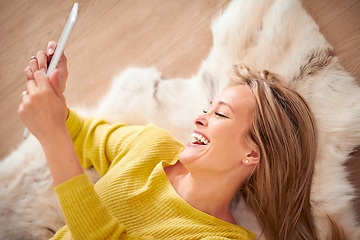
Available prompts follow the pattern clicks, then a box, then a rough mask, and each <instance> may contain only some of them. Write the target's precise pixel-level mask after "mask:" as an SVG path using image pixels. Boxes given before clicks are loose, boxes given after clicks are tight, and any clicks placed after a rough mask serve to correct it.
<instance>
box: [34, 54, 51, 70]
mask: <svg viewBox="0 0 360 240" xmlns="http://www.w3.org/2000/svg"><path fill="white" fill-rule="evenodd" d="M36 58H37V62H38V69H39V70H42V71H43V72H45V73H46V70H47V60H48V56H47V55H46V53H45V52H44V51H38V53H37V54H36Z"/></svg>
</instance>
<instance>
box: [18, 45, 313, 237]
mask: <svg viewBox="0 0 360 240" xmlns="http://www.w3.org/2000/svg"><path fill="white" fill-rule="evenodd" d="M55 47H56V43H54V42H50V43H49V46H48V53H49V55H47V54H46V53H45V52H42V51H40V52H38V54H37V57H36V58H33V59H32V60H31V61H30V63H29V66H28V67H27V68H26V69H25V75H26V77H27V80H28V81H27V89H28V90H27V91H26V92H24V93H23V95H22V102H21V104H20V106H19V115H20V117H21V119H22V120H23V122H24V123H25V124H26V126H27V127H28V128H29V130H30V132H32V134H33V135H34V136H35V137H37V139H38V140H39V141H40V143H41V145H42V147H43V149H44V152H45V154H46V157H47V161H48V165H49V167H50V170H51V173H52V176H53V179H54V184H55V191H56V193H57V194H58V197H59V201H60V203H61V206H62V209H63V212H64V215H65V219H66V222H67V226H65V227H64V228H62V229H61V230H60V231H59V232H57V233H56V234H55V236H54V239H71V238H73V239H127V238H131V239H153V238H155V239H254V238H255V236H254V234H253V233H251V232H250V231H249V230H247V229H245V228H243V227H240V226H238V225H236V224H235V220H234V218H233V216H232V214H231V211H230V202H231V200H232V198H233V197H234V195H236V194H237V193H238V192H240V193H241V195H242V196H243V197H244V199H245V200H246V201H247V203H248V204H249V206H250V207H251V208H252V209H253V210H254V212H255V214H256V216H257V218H258V220H259V221H260V223H261V224H262V226H263V229H264V234H265V236H266V237H267V238H268V239H316V233H315V230H314V224H313V221H312V218H311V213H310V202H309V197H310V185H311V178H312V174H313V169H314V159H315V152H316V149H315V148H316V138H315V126H314V121H313V118H312V115H311V112H310V109H309V107H308V106H307V104H306V102H305V101H304V99H303V98H302V97H301V96H300V95H298V94H297V93H296V92H294V91H292V90H290V89H287V88H285V87H283V86H281V85H280V83H278V80H277V78H276V77H275V76H274V75H272V74H270V73H268V72H266V71H264V72H263V73H256V72H252V71H250V70H249V69H248V68H246V67H245V66H243V65H239V66H234V68H233V71H232V73H230V78H231V80H232V85H231V86H230V87H229V88H228V89H226V90H225V91H224V92H223V93H221V94H220V95H219V96H218V97H217V98H215V99H214V100H213V101H212V102H211V105H210V109H209V111H204V113H203V114H201V115H199V116H198V117H197V118H196V119H195V121H194V123H195V130H194V133H193V138H194V141H193V142H192V143H189V144H188V145H187V146H186V147H185V148H184V147H183V146H182V145H181V144H180V143H178V142H177V141H176V140H174V139H173V138H172V137H171V135H170V134H169V133H167V132H166V131H164V130H162V129H160V128H158V127H155V126H153V125H147V126H126V125H124V124H114V125H109V124H107V123H106V122H105V121H102V120H99V119H95V118H91V119H85V118H82V117H81V116H78V115H77V114H76V113H75V112H74V111H69V110H68V108H67V106H66V103H65V98H64V96H63V94H62V92H63V91H64V90H65V83H66V78H67V75H68V74H67V66H66V58H65V56H64V55H63V56H62V59H61V60H60V63H59V65H58V68H57V69H56V70H55V71H54V73H53V74H52V75H51V76H50V78H47V77H46V75H45V72H46V68H47V62H48V60H49V59H50V58H51V54H52V53H53V51H54V49H55ZM74 146H75V147H74ZM90 166H94V167H95V168H96V169H97V171H98V172H99V173H100V175H101V176H102V178H101V179H100V180H99V181H98V183H96V184H95V186H93V185H92V184H91V183H90V181H89V180H88V179H87V177H86V175H84V173H83V168H87V167H90Z"/></svg>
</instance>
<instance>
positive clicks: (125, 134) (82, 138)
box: [66, 110, 145, 176]
mask: <svg viewBox="0 0 360 240" xmlns="http://www.w3.org/2000/svg"><path fill="white" fill-rule="evenodd" d="M66 124H67V128H68V130H69V132H70V135H71V137H72V139H73V143H74V147H75V150H76V153H77V156H78V158H79V161H80V163H81V165H82V167H83V168H89V167H92V166H93V167H95V169H96V170H97V171H98V173H99V174H100V175H101V176H104V175H105V174H106V173H107V172H108V171H109V170H110V168H111V167H113V166H114V165H116V164H117V163H118V162H119V161H120V160H121V158H122V157H123V156H124V155H125V154H126V153H127V151H128V150H129V149H131V146H130V145H132V144H134V143H135V142H136V141H135V139H136V137H137V136H139V135H141V134H142V132H143V131H144V129H145V127H144V126H127V125H126V124H122V123H117V124H108V123H107V122H106V121H105V120H102V119H97V118H94V117H92V118H85V117H82V116H80V115H78V114H77V113H76V112H75V111H72V110H71V111H70V114H69V118H68V120H67V122H66Z"/></svg>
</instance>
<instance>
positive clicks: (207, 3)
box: [0, 0, 360, 206]
mask: <svg viewBox="0 0 360 240" xmlns="http://www.w3.org/2000/svg"><path fill="white" fill-rule="evenodd" d="M73 2H74V1H73V0H71V1H70V0H54V1H48V0H28V1H23V0H1V1H0V36H1V38H0V50H1V56H0V81H1V84H0V92H1V95H0V110H1V118H0V119H1V124H0V132H1V135H0V159H3V158H4V157H5V156H6V155H7V154H9V153H10V152H11V151H13V150H14V149H16V147H17V145H18V144H20V143H21V142H22V141H24V140H23V139H22V133H23V130H24V126H23V124H22V123H21V121H20V119H19V117H18V115H17V108H18V104H19V102H20V94H21V93H22V91H23V90H24V89H25V80H24V79H25V78H24V75H23V69H24V68H25V66H27V64H28V61H29V58H30V57H31V56H32V55H35V54H36V52H37V50H39V49H45V48H46V45H47V42H48V41H49V40H56V41H57V39H58V38H59V36H60V33H61V29H62V27H63V25H64V24H65V20H66V18H67V16H68V14H69V12H70V9H71V7H72V4H73ZM78 2H79V17H78V22H77V24H76V25H75V28H74V30H73V33H72V36H71V37H70V39H69V42H68V46H67V48H66V54H67V56H68V60H69V72H70V77H69V79H68V85H67V91H66V97H67V102H68V104H69V105H85V106H87V105H88V106H90V105H93V104H94V103H96V102H97V101H98V99H99V97H100V96H101V94H102V93H104V92H105V91H106V89H107V88H108V87H109V84H110V82H111V80H112V77H113V75H114V74H116V73H118V72H120V71H121V70H123V69H125V68H127V67H129V66H153V67H157V68H158V69H159V70H160V71H161V72H163V73H164V78H168V77H189V76H190V75H191V74H193V73H196V72H197V70H198V68H199V66H200V63H201V60H202V59H204V58H205V57H206V55H207V53H208V52H209V50H210V48H211V44H212V39H211V32H210V28H209V26H210V23H211V19H212V18H213V17H214V16H215V15H216V13H217V12H218V11H219V10H221V9H223V8H224V7H226V5H227V4H228V3H229V2H230V1H229V0H216V1H214V0H121V1H120V0H107V1H89V0H79V1H78ZM303 4H304V7H305V8H306V9H307V10H308V12H309V13H310V14H311V15H312V17H313V18H314V20H315V21H316V22H317V23H318V24H319V26H320V30H321V31H322V32H323V34H324V35H325V37H326V38H327V40H328V41H329V42H330V44H332V45H333V47H334V48H335V54H336V55H337V56H338V57H339V58H340V61H341V63H342V64H343V66H344V67H345V68H346V69H347V70H348V71H349V72H351V73H352V74H353V75H354V76H355V77H356V78H357V80H358V82H359V83H360V1H359V0H316V1H313V0H304V1H303ZM359 127H360V126H359ZM359 152H360V151H359ZM359 155H360V154H358V156H357V157H356V158H354V159H355V160H353V166H357V167H356V168H357V169H358V170H359V169H360V165H359V164H360V156H359ZM351 169H354V167H351ZM353 175H355V174H353ZM357 176H360V171H358V174H357ZM353 180H354V181H358V182H360V178H357V179H356V178H354V179H353ZM359 206H360V204H359Z"/></svg>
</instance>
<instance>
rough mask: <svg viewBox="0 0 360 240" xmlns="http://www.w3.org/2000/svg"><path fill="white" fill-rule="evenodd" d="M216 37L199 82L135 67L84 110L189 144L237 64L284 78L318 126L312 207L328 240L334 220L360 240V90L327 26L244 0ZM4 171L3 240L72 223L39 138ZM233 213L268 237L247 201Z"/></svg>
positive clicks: (292, 3)
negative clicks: (353, 156)
mask: <svg viewBox="0 0 360 240" xmlns="http://www.w3.org/2000/svg"><path fill="white" fill-rule="evenodd" d="M212 32H213V38H214V44H213V47H212V49H211V52H210V53H209V55H208V57H207V58H206V60H205V61H204V62H203V63H202V65H201V68H200V69H199V71H198V74H197V75H195V76H193V77H192V78H190V79H167V80H163V79H161V73H160V72H158V71H157V70H156V69H153V68H147V69H141V68H131V69H128V70H126V71H125V72H123V73H121V74H119V75H118V76H116V77H115V79H114V83H113V86H112V87H111V88H110V90H109V92H108V93H107V94H106V96H105V97H104V99H103V100H102V101H101V102H100V103H99V104H98V106H96V107H94V108H93V109H80V108H78V112H79V113H81V114H83V115H86V116H90V115H96V116H99V117H102V118H104V119H107V120H108V121H109V122H116V121H124V122H128V123H130V124H144V123H147V122H153V123H155V124H157V125H159V126H162V127H164V128H166V129H168V130H170V131H171V132H172V133H173V135H174V136H176V137H177V138H178V139H179V140H180V141H182V142H184V143H186V142H187V141H188V140H189V139H190V133H191V132H192V130H193V128H194V126H193V123H192V120H193V118H194V117H195V116H196V115H197V114H199V113H200V112H201V111H202V109H204V108H206V107H207V104H208V102H209V101H210V100H211V99H213V98H214V97H215V96H216V95H217V94H218V93H219V92H221V91H222V90H223V89H224V87H226V85H227V82H228V79H227V76H226V72H227V71H228V70H229V69H230V68H231V66H232V65H233V64H236V63H245V64H247V65H248V66H250V67H252V68H254V69H257V70H264V69H267V70H269V71H271V72H275V73H278V74H279V75H281V76H282V77H283V79H285V81H286V82H285V84H287V85H288V86H290V87H291V88H294V89H295V90H297V91H298V92H300V93H301V94H302V95H303V96H304V97H305V98H306V99H307V101H308V102H309V104H310V106H311V108H312V110H313V112H314V115H315V118H316V121H317V127H318V134H319V143H318V144H319V146H318V155H317V163H316V168H315V176H314V180H313V188H312V199H311V202H312V211H313V216H314V218H315V221H316V226H317V229H318V231H319V233H320V235H321V239H327V234H328V233H329V231H330V228H329V224H328V221H327V215H329V216H331V217H333V218H334V220H335V221H336V222H337V223H338V224H339V225H340V226H342V227H343V228H344V230H345V231H346V233H347V234H348V235H349V239H360V225H359V223H358V222H356V219H355V215H356V214H355V212H354V210H353V208H352V202H351V201H352V199H353V198H354V196H355V192H354V189H353V188H352V186H351V185H350V183H349V182H348V181H347V179H346V176H347V172H346V171H345V169H344V166H343V164H344V163H345V162H346V161H347V160H348V158H349V154H350V153H351V152H352V151H353V149H354V148H355V147H357V146H358V145H359V144H360V128H359V127H358V126H359V125H360V87H359V86H358V85H357V84H356V81H355V79H354V78H353V77H352V76H351V75H350V74H349V73H347V72H346V71H345V70H344V69H343V68H342V67H341V65H340V64H339V61H338V59H337V57H336V56H334V55H333V50H332V47H331V46H330V45H329V44H328V43H327V41H326V40H325V38H324V37H323V35H322V34H321V33H320V32H319V28H318V26H317V24H316V23H315V22H314V21H313V20H312V18H311V17H310V16H309V15H308V14H307V13H306V11H305V10H304V9H303V8H302V6H301V4H300V2H299V1H297V0H252V1H245V0H235V1H233V2H232V3H231V4H230V5H229V6H228V8H227V9H226V10H225V11H224V12H223V13H222V14H221V15H220V16H218V17H217V18H216V19H215V20H214V22H213V24H212ZM0 171H1V173H0V192H1V193H0V216H1V217H0V238H1V239H46V238H48V237H50V236H51V235H52V234H53V232H54V231H56V230H58V229H59V228H60V227H61V226H62V225H64V224H65V222H64V220H63V217H62V214H61V211H60V208H59V204H58V202H57V198H56V196H55V194H54V192H53V190H52V180H51V176H50V173H49V169H48V167H47V164H46V160H45V157H44V154H43V152H42V149H41V147H40V145H39V143H38V142H37V140H36V139H35V138H34V137H33V136H30V138H29V139H28V140H27V141H26V142H24V143H23V144H22V145H21V146H19V148H18V149H17V150H16V151H14V152H13V153H12V154H11V155H10V156H8V157H7V158H6V159H4V160H3V161H1V162H0ZM15 173H16V174H15ZM95 175H96V174H95ZM95 175H94V174H93V173H92V174H90V176H95ZM94 181H96V177H94ZM232 210H233V213H234V216H235V218H236V220H237V222H238V223H239V224H240V225H242V226H244V227H247V228H249V229H250V230H252V231H253V232H254V233H256V234H257V235H258V237H260V238H264V237H263V236H260V234H259V233H260V230H259V228H258V225H257V222H256V220H255V219H254V217H253V215H252V213H251V211H250V210H249V209H248V208H247V207H246V206H245V204H244V203H243V202H242V201H241V200H240V201H236V200H234V202H233V205H232Z"/></svg>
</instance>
